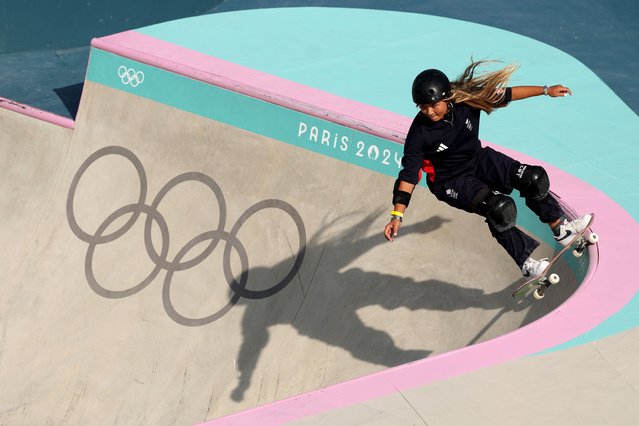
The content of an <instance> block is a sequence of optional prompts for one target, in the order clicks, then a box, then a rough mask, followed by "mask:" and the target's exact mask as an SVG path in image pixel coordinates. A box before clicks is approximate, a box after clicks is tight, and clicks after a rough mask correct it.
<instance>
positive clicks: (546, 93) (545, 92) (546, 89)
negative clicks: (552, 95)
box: [544, 86, 548, 96]
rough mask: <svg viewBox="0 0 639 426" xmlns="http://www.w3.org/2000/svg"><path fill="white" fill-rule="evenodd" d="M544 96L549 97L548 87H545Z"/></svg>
mask: <svg viewBox="0 0 639 426" xmlns="http://www.w3.org/2000/svg"><path fill="white" fill-rule="evenodd" d="M544 96H548V86H544Z"/></svg>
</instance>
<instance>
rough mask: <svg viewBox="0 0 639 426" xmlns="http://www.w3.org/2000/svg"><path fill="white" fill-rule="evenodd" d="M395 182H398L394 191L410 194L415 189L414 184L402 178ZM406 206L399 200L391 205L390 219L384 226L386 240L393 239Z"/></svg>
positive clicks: (400, 224)
mask: <svg viewBox="0 0 639 426" xmlns="http://www.w3.org/2000/svg"><path fill="white" fill-rule="evenodd" d="M397 182H398V184H397V188H396V191H401V192H405V193H407V194H411V195H412V193H413V190H414V189H415V185H414V184H412V183H408V182H405V181H402V180H399V181H397ZM406 207H408V206H407V205H406V204H404V203H401V202H396V203H395V204H394V205H393V211H392V212H391V220H390V221H389V222H388V224H386V226H385V227H384V237H386V239H387V240H388V241H393V239H394V238H395V237H396V236H397V232H398V231H399V228H400V227H401V226H402V220H403V217H404V212H405V211H406Z"/></svg>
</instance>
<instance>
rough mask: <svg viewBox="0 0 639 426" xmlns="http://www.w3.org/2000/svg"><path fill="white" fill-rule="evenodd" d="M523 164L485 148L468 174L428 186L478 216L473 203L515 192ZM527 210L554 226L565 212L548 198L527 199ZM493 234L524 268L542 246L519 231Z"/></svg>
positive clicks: (438, 197)
mask: <svg viewBox="0 0 639 426" xmlns="http://www.w3.org/2000/svg"><path fill="white" fill-rule="evenodd" d="M520 165H521V163H519V162H518V161H516V160H513V159H512V158H510V157H509V156H507V155H505V154H502V153H501V152H498V151H495V150H494V149H492V148H489V147H485V148H482V150H481V151H480V153H479V154H478V156H477V157H476V158H475V163H474V164H471V165H470V167H469V168H468V172H467V173H464V174H462V175H461V176H456V177H454V178H439V176H438V177H437V178H436V179H435V182H430V181H429V182H428V186H429V188H430V190H431V192H432V193H433V194H434V195H435V197H437V199H438V200H441V201H443V202H445V203H447V204H449V205H451V206H453V207H456V208H458V209H461V210H465V211H467V212H470V213H476V212H475V211H474V210H473V208H472V205H473V201H475V199H476V197H477V195H478V194H479V193H481V192H484V193H485V192H486V190H487V189H488V190H490V191H493V192H499V193H502V194H510V193H511V192H512V191H513V189H514V188H513V182H512V179H513V175H514V173H515V170H517V169H518V168H519V167H520ZM526 206H528V208H530V210H532V211H533V212H534V213H535V214H536V215H537V217H539V220H541V221H542V222H543V223H550V222H553V221H555V220H557V219H559V218H561V217H562V216H563V210H562V209H561V207H560V206H559V203H558V202H557V200H556V199H555V198H554V197H553V196H552V194H550V193H549V194H548V195H547V196H546V197H545V198H543V199H542V200H538V201H535V200H532V199H530V198H526ZM490 231H491V233H492V235H493V237H494V238H495V239H496V240H497V242H498V243H499V244H500V245H501V246H502V247H503V248H504V249H505V250H506V251H507V252H508V254H509V255H510V256H511V257H512V258H513V260H514V261H515V263H517V266H519V267H520V268H521V266H522V265H523V264H524V261H525V260H526V259H527V258H528V257H529V256H530V254H531V253H532V252H533V251H534V250H535V249H536V248H537V247H538V246H539V242H538V241H537V240H535V239H534V238H532V237H530V236H529V235H528V234H526V233H524V232H523V231H522V230H520V229H519V228H517V227H513V228H511V229H509V230H507V231H504V232H497V231H495V230H494V229H492V228H491V230H490Z"/></svg>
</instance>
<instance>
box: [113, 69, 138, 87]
mask: <svg viewBox="0 0 639 426" xmlns="http://www.w3.org/2000/svg"><path fill="white" fill-rule="evenodd" d="M118 76H119V77H120V80H122V84H124V85H125V86H126V85H130V86H131V87H137V86H139V85H140V84H142V82H143V81H144V73H143V72H142V71H136V70H134V69H133V68H127V67H125V66H124V65H120V68H118Z"/></svg>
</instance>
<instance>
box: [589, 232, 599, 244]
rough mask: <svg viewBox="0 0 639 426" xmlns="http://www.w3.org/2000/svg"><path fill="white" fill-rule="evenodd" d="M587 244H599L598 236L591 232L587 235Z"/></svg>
mask: <svg viewBox="0 0 639 426" xmlns="http://www.w3.org/2000/svg"><path fill="white" fill-rule="evenodd" d="M588 242H589V243H590V244H597V243H598V242H599V235H597V234H595V233H594V232H592V233H591V234H590V235H588Z"/></svg>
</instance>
